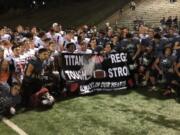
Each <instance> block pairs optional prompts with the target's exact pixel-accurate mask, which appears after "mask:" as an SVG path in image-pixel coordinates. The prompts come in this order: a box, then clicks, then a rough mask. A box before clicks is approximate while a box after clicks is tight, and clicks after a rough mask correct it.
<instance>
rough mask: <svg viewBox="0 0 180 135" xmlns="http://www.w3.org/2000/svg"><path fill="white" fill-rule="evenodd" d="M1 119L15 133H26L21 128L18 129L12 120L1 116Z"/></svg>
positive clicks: (25, 134) (23, 134) (21, 134)
mask: <svg viewBox="0 0 180 135" xmlns="http://www.w3.org/2000/svg"><path fill="white" fill-rule="evenodd" d="M2 121H3V122H4V123H5V124H6V125H7V126H9V127H10V128H11V129H13V130H14V131H15V132H16V133H18V134H19V135H28V134H27V133H25V132H24V131H23V130H22V129H20V128H19V127H18V126H17V125H16V124H14V123H13V122H11V121H10V120H8V119H7V118H5V117H3V118H2Z"/></svg>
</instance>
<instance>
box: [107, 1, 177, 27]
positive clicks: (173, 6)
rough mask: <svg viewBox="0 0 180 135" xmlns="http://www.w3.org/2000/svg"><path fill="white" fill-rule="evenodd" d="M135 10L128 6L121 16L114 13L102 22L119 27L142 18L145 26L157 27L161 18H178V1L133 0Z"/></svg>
mask: <svg viewBox="0 0 180 135" xmlns="http://www.w3.org/2000/svg"><path fill="white" fill-rule="evenodd" d="M135 1H136V4H137V5H136V10H135V11H132V10H131V9H130V8H129V6H128V5H126V6H125V7H124V8H123V13H122V15H119V12H116V13H115V14H114V15H112V16H111V17H109V18H107V19H106V20H105V21H104V22H107V21H109V22H110V23H111V24H115V22H116V23H117V24H119V25H120V26H122V25H126V24H131V25H133V20H134V19H135V18H136V17H138V18H140V17H142V18H143V20H144V21H145V23H146V24H150V25H158V24H159V21H160V19H161V18H162V17H166V18H167V17H168V16H173V17H174V16H176V15H177V16H178V17H179V18H180V0H177V2H175V3H170V2H169V0H135Z"/></svg>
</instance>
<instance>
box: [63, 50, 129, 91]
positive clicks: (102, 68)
mask: <svg viewBox="0 0 180 135" xmlns="http://www.w3.org/2000/svg"><path fill="white" fill-rule="evenodd" d="M127 58H128V57H127V53H125V52H120V53H111V54H109V55H107V56H104V55H97V54H66V53H64V54H62V76H63V78H64V80H65V81H66V82H67V83H69V84H70V83H76V84H78V86H79V87H78V88H79V90H80V94H88V93H92V92H95V91H112V90H121V89H126V88H127V80H128V78H129V75H130V72H129V68H128V59H127Z"/></svg>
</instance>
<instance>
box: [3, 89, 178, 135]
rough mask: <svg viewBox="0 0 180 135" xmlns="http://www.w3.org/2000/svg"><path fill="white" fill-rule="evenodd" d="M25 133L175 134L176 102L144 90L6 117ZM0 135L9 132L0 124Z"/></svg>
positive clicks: (67, 102) (72, 100)
mask: <svg viewBox="0 0 180 135" xmlns="http://www.w3.org/2000/svg"><path fill="white" fill-rule="evenodd" d="M10 120H11V121H12V122H14V123H15V124H17V125H18V126H19V127H20V128H22V129H23V130H24V131H25V132H26V133H28V134H29V135H179V134H180V104H177V103H176V102H175V100H174V99H163V98H160V95H158V94H156V93H148V92H146V91H144V90H136V91H123V92H110V93H103V94H102V93H101V94H97V95H91V96H83V97H76V98H70V99H66V100H62V101H59V102H57V103H56V104H55V106H54V107H53V108H52V109H50V110H46V111H44V110H31V111H27V112H24V113H20V114H17V115H16V116H14V117H13V118H11V119H10ZM0 127H1V128H0V133H1V134H2V135H11V134H13V131H12V130H11V129H10V128H8V127H6V126H5V125H3V124H2V123H1V124H0Z"/></svg>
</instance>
